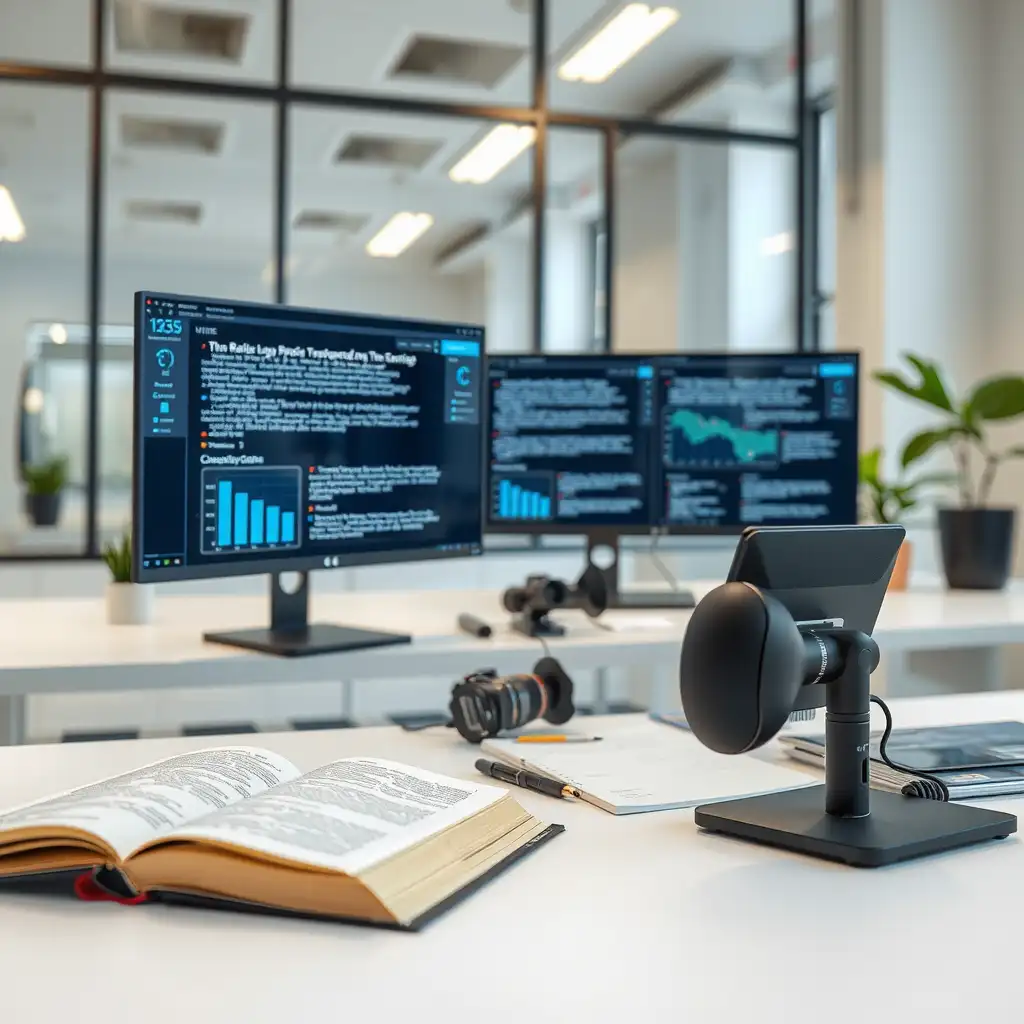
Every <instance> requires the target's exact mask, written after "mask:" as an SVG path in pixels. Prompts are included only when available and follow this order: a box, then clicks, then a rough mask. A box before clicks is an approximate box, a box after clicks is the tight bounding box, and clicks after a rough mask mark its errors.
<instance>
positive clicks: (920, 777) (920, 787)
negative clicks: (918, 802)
mask: <svg viewBox="0 0 1024 1024" xmlns="http://www.w3.org/2000/svg"><path fill="white" fill-rule="evenodd" d="M871 703H872V704H877V705H878V706H879V707H880V708H881V709H882V714H883V715H885V731H884V732H883V733H882V738H881V739H880V740H879V741H878V757H879V759H880V760H881V762H882V763H883V764H884V765H887V766H888V767H889V768H891V769H892V770H893V771H895V772H902V773H903V774H904V775H912V776H914V781H913V782H910V783H908V784H907V785H906V786H904V787H903V795H904V796H916V797H920V798H921V799H923V800H943V801H948V800H949V788H948V787H947V786H946V784H945V782H943V781H942V779H940V778H939V777H938V776H937V775H932V774H931V773H930V772H923V771H921V769H920V768H911V767H909V766H908V765H905V764H897V763H896V762H895V761H893V760H891V759H890V758H889V755H888V754H887V753H886V752H885V747H886V744H887V743H888V742H889V735H890V733H891V732H892V714H891V713H890V711H889V706H888V705H887V704H886V703H885V701H884V700H882V698H881V697H876V696H875V695H874V694H871Z"/></svg>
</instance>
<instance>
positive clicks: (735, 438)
mask: <svg viewBox="0 0 1024 1024" xmlns="http://www.w3.org/2000/svg"><path fill="white" fill-rule="evenodd" d="M488 377H489V384H490V386H489V387H488V427H489V431H488V453H487V466H488V480H487V501H488V504H487V528H488V530H490V531H492V532H494V533H575V534H585V535H586V537H587V540H588V561H590V562H591V564H592V562H593V553H594V550H595V549H596V548H597V547H598V546H608V547H611V548H612V552H613V554H612V556H611V561H612V565H613V567H614V566H616V565H617V558H618V544H617V540H618V537H619V536H620V535H622V534H651V533H670V534H694V533H739V532H740V531H741V530H743V529H744V527H746V526H751V525H808V524H813V525H847V524H852V523H856V521H857V439H858V384H859V380H858V356H857V354H856V353H829V354H812V353H793V352H789V353H765V354H762V353H728V354H711V353H695V354H682V353H680V354H678V355H673V354H664V355H636V354H632V353H630V354H621V355H618V354H607V355H579V356H573V355H562V354H558V355H555V354H552V355H517V356H495V357H493V358H492V359H491V360H490V361H489V364H488ZM609 579H610V581H611V584H612V589H613V591H615V590H617V574H616V572H615V571H614V569H613V570H612V571H611V575H610V577H609ZM644 604H645V606H650V603H649V602H647V601H646V600H645V601H644Z"/></svg>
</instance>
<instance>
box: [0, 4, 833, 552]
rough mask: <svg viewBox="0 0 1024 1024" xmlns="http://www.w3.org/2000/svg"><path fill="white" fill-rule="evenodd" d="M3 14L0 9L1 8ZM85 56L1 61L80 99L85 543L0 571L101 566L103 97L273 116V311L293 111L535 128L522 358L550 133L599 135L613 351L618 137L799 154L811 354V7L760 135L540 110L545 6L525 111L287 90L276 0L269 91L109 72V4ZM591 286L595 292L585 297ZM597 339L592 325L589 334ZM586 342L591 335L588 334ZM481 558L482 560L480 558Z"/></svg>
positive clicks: (801, 287) (607, 332)
mask: <svg viewBox="0 0 1024 1024" xmlns="http://www.w3.org/2000/svg"><path fill="white" fill-rule="evenodd" d="M0 2H2V0H0ZM89 2H90V5H91V8H90V18H91V28H92V52H91V62H90V66H89V67H88V68H68V67H63V66H57V65H48V64H36V63H32V64H29V63H20V62H18V61H6V62H5V61H0V82H20V83H24V84H29V85H33V84H36V85H40V86H45V85H70V86H79V87H82V88H85V89H86V90H87V91H88V98H89V111H90V113H89V154H88V194H87V204H88V205H87V210H88V213H87V223H88V247H87V257H86V279H87V302H86V307H87V322H88V329H89V342H88V356H87V373H88V379H87V420H86V431H87V437H86V528H85V538H84V540H85V543H84V547H83V550H82V551H81V552H80V553H43V552H38V553H37V552H33V553H19V552H9V553H0V563H5V562H26V561H28V562H32V561H51V562H56V561H59V562H76V561H89V560H95V559H97V558H99V557H100V542H101V538H100V536H99V530H98V505H99V488H98V483H99V480H98V477H99V407H100V402H101V400H102V398H101V395H100V389H99V369H100V366H99V363H100V345H99V328H100V323H101V319H100V318H101V310H102V298H103V267H104V257H105V240H104V237H103V203H104V200H105V198H106V195H105V182H104V138H105V134H106V131H107V127H108V126H107V124H106V121H105V115H104V101H105V97H106V95H107V92H108V91H109V90H111V89H135V90H141V91H150V92H159V93H167V94H177V95H192V96H203V97H220V98H225V99H242V100H244V99H249V100H258V101H262V102H267V101H270V102H271V103H273V105H274V115H275V125H274V153H273V161H274V204H273V209H272V211H271V217H272V226H273V253H272V256H273V260H274V268H275V279H274V301H275V302H277V303H285V302H286V301H287V267H288V247H289V245H288V243H289V238H288V235H289V232H288V224H289V219H288V218H289V215H290V212H291V211H290V206H289V196H288V181H289V173H290V154H289V145H288V118H289V113H290V110H291V109H292V108H293V107H294V106H296V105H300V104H301V105H311V106H320V107H333V108H347V109H357V110H367V111H378V112H380V113H404V114H419V115H424V116H430V115H434V116H446V117H459V118H470V119H475V120H480V121H494V122H508V121H512V122H517V123H521V124H531V125H533V126H534V127H535V128H536V131H537V134H536V140H535V144H534V147H533V182H532V204H531V205H532V214H533V234H532V250H531V278H532V284H533V288H532V296H533V298H532V301H533V309H532V311H531V312H532V316H531V324H532V338H531V342H532V348H533V350H534V351H542V349H543V329H544V301H545V296H544V270H545V266H544V260H545V231H544V224H545V216H546V206H547V136H548V129H549V128H554V127H576V128H582V129H591V130H594V131H597V132H600V133H602V135H603V146H602V169H601V175H602V185H603V188H602V194H603V203H604V209H603V235H604V274H603V277H604V280H603V285H604V292H605V303H604V310H603V312H604V348H605V350H606V351H611V350H613V349H614V332H613V323H614V308H613V306H614V303H613V297H614V291H615V290H614V274H615V239H614V229H613V226H614V221H615V156H616V149H617V147H618V143H619V141H620V140H621V138H623V137H626V136H643V135H655V136H660V137H663V138H669V139H675V140H678V141H681V142H682V141H689V142H705V143H711V144H719V145H721V144H726V145H728V144H736V143H740V144H751V145H765V146H772V147H779V148H788V149H791V150H794V151H795V152H796V154H797V161H796V164H797V172H796V181H795V183H794V187H795V191H796V211H797V225H796V240H795V241H796V249H797V252H796V258H797V266H798V267H799V268H800V272H799V273H798V274H797V275H796V278H797V285H796V295H795V296H794V301H795V302H796V310H797V317H796V324H797V333H796V348H797V350H798V351H809V350H814V349H816V348H817V347H818V345H817V342H818V333H817V317H816V315H815V312H814V310H815V297H816V294H817V293H816V291H815V288H816V279H817V274H816V267H817V251H818V250H817V238H816V230H817V212H816V201H817V187H816V182H817V172H816V170H815V165H816V161H817V146H816V133H815V129H814V124H815V120H814V119H815V110H814V105H813V104H812V103H811V101H810V100H809V98H808V96H807V63H806V54H807V41H808V31H809V21H808V19H809V7H810V0H793V43H794V52H795V54H796V61H795V78H796V119H795V124H796V131H795V132H794V133H770V132H754V131H735V130H732V129H725V128H716V127H712V126H707V125H697V124H674V123H667V122H664V121H657V120H654V119H653V118H648V117H613V116H598V115H593V114H579V113H572V112H566V111H558V110H553V109H551V107H550V105H549V102H548V33H547V25H548V11H549V10H550V8H551V6H552V4H553V2H555V0H533V4H532V27H531V33H530V61H531V102H530V103H529V105H527V106H513V107H503V106H492V105H487V104H469V103H447V102H441V101H433V100H419V99H407V98H401V97H395V96H389V95H375V94H371V93H368V92H347V91H336V90H329V89H314V88H306V87H301V88H300V87H295V86H293V85H292V84H291V83H290V77H289V63H290V52H291V38H292V31H291V30H292V20H293V17H294V4H293V2H292V0H277V12H276V13H277V47H276V53H275V79H274V81H273V82H271V83H267V84H250V83H245V82H234V81H220V80H209V79H203V78H194V79H192V78H180V77H174V76H168V75H160V74H143V73H137V72H130V73H129V72H121V71H117V70H111V69H110V67H109V66H108V61H107V53H106V50H107V28H108V24H109V21H108V19H109V18H110V17H111V8H112V4H111V3H110V2H108V0H89ZM596 284H597V282H595V285H596ZM595 327H596V325H595ZM594 333H595V335H596V331H595V332H594ZM489 550H490V549H489Z"/></svg>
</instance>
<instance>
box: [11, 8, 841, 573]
mask: <svg viewBox="0 0 1024 1024" xmlns="http://www.w3.org/2000/svg"><path fill="white" fill-rule="evenodd" d="M834 6H835V5H834V2H832V0H828V2H825V0H664V2H662V3H653V4H643V3H633V2H628V0H436V2H434V3H430V4H424V3H422V0H376V2H375V3H373V4H366V3H363V2H361V0H204V2H202V3H196V2H194V0H193V2H189V3H186V2H185V0H0V331H2V336H0V359H2V360H3V361H4V365H3V370H4V372H2V373H0V380H2V381H5V382H6V383H5V384H4V387H5V388H6V396H5V397H4V400H3V401H2V402H0V560H22V559H38V558H61V559H67V558H94V557H97V555H98V553H99V550H100V548H101V547H102V544H103V542H104V540H105V539H107V538H108V537H111V536H113V535H115V534H117V533H118V532H120V531H121V530H122V529H124V527H125V525H126V524H127V522H128V519H129V516H130V500H129V498H130V464H131V463H130V452H131V430H132V423H131V407H132V406H131V377H132V330H131V309H132V306H131V297H132V293H133V292H134V291H135V290H137V289H141V288H149V289H159V290H162V291H165V292H166V291H177V292H183V293H193V294H203V295H212V296H221V297H224V298H233V299H250V300H262V301H271V302H291V303H295V304H301V305H308V306H314V307H320V308H327V309H342V310H350V311H363V312H370V313H397V314H402V315H408V316H413V317H433V318H441V319H463V320H467V321H472V322H476V323H482V324H484V325H485V326H486V328H487V337H488V347H489V349H490V350H491V351H493V352H522V351H541V350H545V351H564V352H572V351H578V352H594V351H605V350H632V351H639V350H647V351H652V350H661V351H665V350H669V351H672V350H689V349H693V350H697V351H708V350H721V349H737V350H752V349H754V350H756V349H772V350H778V349H780V348H786V347H793V348H797V349H801V348H810V347H813V346H814V344H815V338H814V337H813V336H812V335H813V333H814V331H813V325H814V323H815V318H814V317H809V316H807V315H806V314H807V310H808V308H809V305H808V303H809V301H810V298H811V294H810V293H811V291H812V290H813V285H814V281H813V279H812V277H811V276H810V275H807V274H804V273H802V272H801V269H800V268H801V267H803V266H805V263H806V259H805V254H807V253H809V252H816V251H817V249H816V246H814V244H813V243H814V241H815V239H814V238H813V236H812V233H813V231H814V230H815V229H816V225H817V223H818V220H819V219H820V218H819V217H817V216H816V215H814V214H813V213H811V214H808V210H809V209H811V208H812V204H813V203H814V202H815V200H816V196H817V192H818V189H817V187H816V186H817V175H816V174H815V173H814V170H815V165H814V162H815V161H816V160H817V159H818V152H817V141H818V139H817V138H816V139H811V138H810V136H811V135H814V134H815V133H813V131H809V130H808V127H807V126H808V124H811V125H813V123H814V121H813V116H812V114H813V109H814V108H813V103H814V101H815V99H816V97H817V96H818V95H819V94H821V93H824V92H826V91H827V90H828V89H829V88H830V86H831V79H832V78H833V77H834V39H835V32H834V25H833V19H834ZM812 145H813V149H814V151H813V152H812ZM812 193H813V194H812ZM805 325H807V326H806V327H805ZM47 490H49V491H51V492H52V491H56V492H57V493H59V495H60V499H59V501H58V502H57V503H56V504H57V509H56V513H55V518H54V513H53V505H54V502H53V501H49V502H47V501H40V500H38V499H37V497H36V496H37V495H38V494H39V493H41V492H44V491H47ZM47 509H49V512H47ZM50 520H53V521H50Z"/></svg>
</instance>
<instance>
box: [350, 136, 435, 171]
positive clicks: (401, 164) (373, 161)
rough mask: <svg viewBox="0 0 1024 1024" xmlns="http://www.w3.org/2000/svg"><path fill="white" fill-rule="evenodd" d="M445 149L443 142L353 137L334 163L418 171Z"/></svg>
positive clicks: (391, 137)
mask: <svg viewBox="0 0 1024 1024" xmlns="http://www.w3.org/2000/svg"><path fill="white" fill-rule="evenodd" d="M443 145H444V143H443V141H442V140H440V139H413V138H403V137H401V136H390V135H363V134H356V135H350V136H349V137H348V138H347V139H346V140H345V141H344V142H343V143H342V144H341V146H340V148H339V149H338V152H337V153H336V154H335V157H334V161H335V163H339V164H344V165H351V164H355V165H362V166H367V167H394V168H399V169H402V170H410V171H419V170H422V168H423V167H424V166H425V165H426V164H427V162H428V161H429V160H430V159H431V158H432V157H433V156H434V155H435V154H436V153H438V152H439V151H440V149H441V147H442V146H443Z"/></svg>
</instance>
